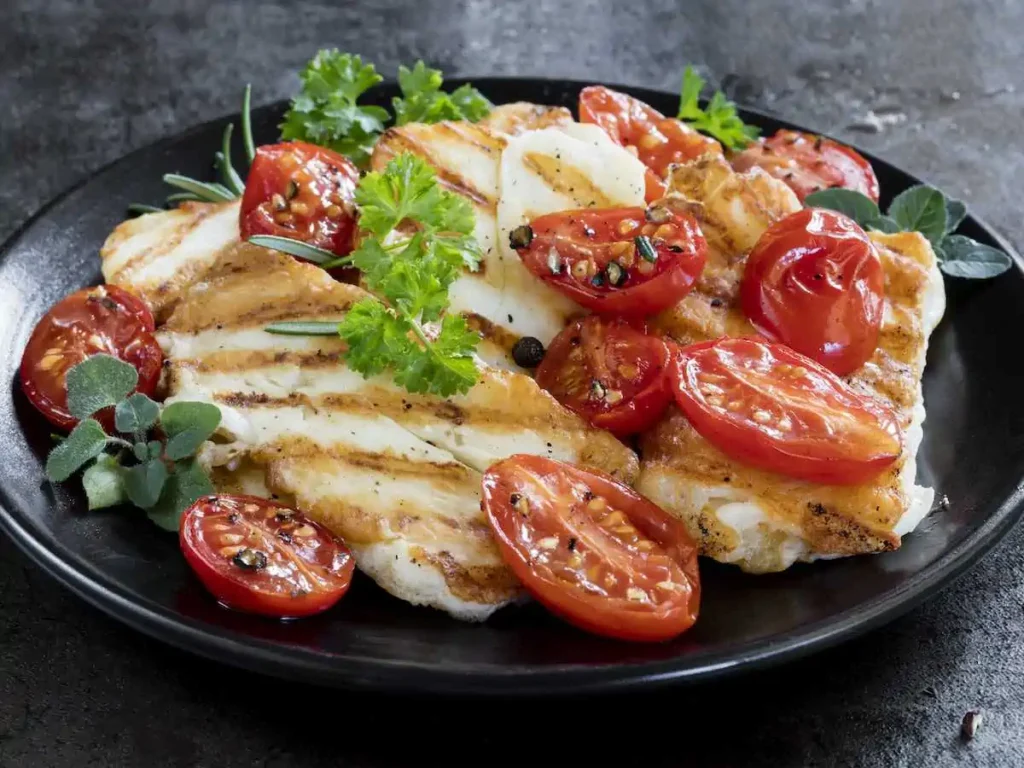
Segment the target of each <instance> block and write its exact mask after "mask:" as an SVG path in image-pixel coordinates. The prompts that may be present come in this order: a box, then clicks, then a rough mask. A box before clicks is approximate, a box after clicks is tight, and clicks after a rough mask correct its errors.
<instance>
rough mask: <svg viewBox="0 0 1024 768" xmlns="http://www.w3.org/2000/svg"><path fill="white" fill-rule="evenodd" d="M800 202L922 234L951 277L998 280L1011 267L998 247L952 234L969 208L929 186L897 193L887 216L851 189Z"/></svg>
mask: <svg viewBox="0 0 1024 768" xmlns="http://www.w3.org/2000/svg"><path fill="white" fill-rule="evenodd" d="M804 202H805V203H806V204H807V205H809V206H812V207H815V208H828V209H830V210H833V211H839V212H840V213H843V214H846V215H847V216H849V217H850V218H851V219H853V220H854V221H856V222H857V223H858V224H860V225H861V226H862V227H864V228H865V229H875V230H878V231H880V232H887V233H893V232H920V233H921V234H922V235H924V236H925V237H926V238H928V241H929V242H930V243H931V244H932V248H933V249H934V251H935V258H936V259H937V260H938V262H939V269H941V270H942V271H943V272H945V273H946V274H947V275H949V276H950V277H967V278H973V279H984V278H988V277H996V276H997V275H1001V274H1002V273H1003V272H1005V271H1006V270H1008V269H1009V268H1010V266H1011V265H1012V264H1013V261H1012V259H1011V258H1010V257H1009V255H1007V254H1006V253H1003V251H1001V250H999V249H998V248H993V247H991V246H988V245H984V244H982V243H979V242H977V241H976V240H972V239H971V238H969V237H966V236H964V235H957V234H953V233H954V232H955V231H956V229H957V227H959V226H960V224H961V222H962V221H963V220H964V217H965V216H966V215H967V206H966V205H964V203H963V202H961V201H960V200H956V199H954V198H947V197H946V196H945V195H943V194H942V192H941V191H939V190H938V189H936V188H935V187H930V186H928V185H927V184H917V185H915V186H913V187H910V188H909V189H906V190H904V191H903V192H900V194H898V195H897V196H896V197H895V198H894V199H893V201H892V204H891V205H890V206H889V210H888V211H887V213H886V214H885V215H883V214H882V212H881V210H880V209H879V207H878V205H876V204H875V202H874V200H872V199H871V198H869V197H867V196H866V195H864V194H861V193H860V192H857V191H855V190H852V189H838V188H837V189H823V190H821V191H820V192H813V193H811V194H810V195H808V196H807V197H806V199H805V200H804Z"/></svg>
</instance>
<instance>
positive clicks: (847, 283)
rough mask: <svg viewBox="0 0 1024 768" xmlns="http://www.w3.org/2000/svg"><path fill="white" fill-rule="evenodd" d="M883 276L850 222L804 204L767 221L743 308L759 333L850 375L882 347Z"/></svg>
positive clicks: (748, 273) (750, 264)
mask: <svg viewBox="0 0 1024 768" xmlns="http://www.w3.org/2000/svg"><path fill="white" fill-rule="evenodd" d="M884 289H885V274H884V272H883V271H882V262H881V259H879V256H878V251H877V250H875V246H874V245H873V244H872V242H871V239H870V238H869V237H868V236H867V234H866V233H865V232H864V230H863V229H861V228H860V226H858V225H857V223H856V222H855V221H854V220H853V219H850V218H848V217H847V216H844V215H843V214H841V213H836V212H835V211H829V210H825V209H823V208H805V209H803V210H802V211H797V212H796V213H793V214H790V215H789V216H787V217H786V218H784V219H782V220H780V221H778V222H776V223H775V224H773V225H772V226H771V227H769V228H768V229H767V230H766V231H765V232H764V234H762V235H761V237H760V238H759V239H758V241H757V245H755V246H754V249H753V250H752V251H751V252H750V256H748V257H747V264H746V268H745V271H744V274H743V282H742V284H741V286H740V299H741V301H742V304H743V311H744V312H746V314H747V317H748V318H750V321H751V322H752V323H753V324H754V326H755V327H756V328H757V330H758V331H760V332H761V333H762V334H764V335H765V336H767V337H768V338H770V339H773V340H775V341H781V342H782V343H783V344H786V345H787V346H790V347H792V348H793V349H795V350H796V351H797V352H800V353H802V354H805V355H807V356H808V357H810V358H812V359H814V360H817V361H818V362H819V363H821V364H822V365H824V366H825V367H826V368H828V369H829V370H830V371H832V372H833V373H837V374H839V375H840V376H845V375H846V374H848V373H852V372H853V371H855V370H857V369H858V368H860V366H862V365H863V364H864V363H865V362H867V360H868V358H870V357H871V355H872V354H874V351H875V347H876V346H878V331H879V328H881V326H882V310H883V307H884V294H883V291H884Z"/></svg>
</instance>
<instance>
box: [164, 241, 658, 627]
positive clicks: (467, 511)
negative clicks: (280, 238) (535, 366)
mask: <svg viewBox="0 0 1024 768" xmlns="http://www.w3.org/2000/svg"><path fill="white" fill-rule="evenodd" d="M366 298H369V294H367V293H365V292H364V291H362V290H361V289H360V288H358V287H356V286H352V285H347V284H343V283H338V282H335V281H334V280H332V279H331V278H330V277H329V276H328V275H327V274H326V273H325V272H323V271H322V270H320V269H318V268H316V267H314V266H311V265H309V264H303V263H300V262H298V261H296V260H295V259H292V258H291V257H288V256H285V255H283V254H279V253H276V252H274V251H270V250H267V249H264V248H259V247H256V246H251V245H245V246H240V247H239V249H236V250H234V251H231V252H230V253H228V254H226V255H225V257H224V258H223V259H222V260H221V261H220V262H218V263H217V264H216V265H214V266H213V267H212V268H211V269H210V270H209V271H208V273H207V275H206V277H205V279H204V280H203V282H202V283H199V284H197V285H195V286H194V287H193V288H192V289H191V290H190V291H189V292H188V293H187V295H186V296H185V298H184V300H183V301H181V302H180V303H179V304H178V306H177V308H176V309H175V311H174V313H173V314H172V316H171V317H170V318H169V319H168V321H167V322H166V323H165V324H164V325H163V327H162V328H161V329H160V331H159V333H158V336H159V338H160V341H161V344H162V345H163V347H164V349H165V351H166V353H167V357H168V360H169V361H170V364H169V366H168V369H167V372H166V375H165V382H164V385H165V387H166V389H167V391H168V393H169V395H170V396H172V397H174V398H183V399H199V400H207V401H211V402H214V403H216V404H218V405H219V406H220V407H221V410H222V413H223V414H224V422H223V429H222V435H221V436H220V437H219V438H218V439H219V440H220V441H221V443H220V444H219V445H213V446H210V447H209V449H208V450H207V451H206V452H205V454H204V461H205V462H206V463H207V464H208V465H211V466H213V467H215V470H214V479H215V482H216V483H217V485H218V487H223V488H225V489H232V490H234V489H238V488H248V489H252V488H254V487H255V486H258V482H257V480H256V479H254V478H253V476H252V475H253V471H254V470H257V471H262V473H263V477H262V480H263V488H264V490H263V491H262V492H263V493H265V494H269V493H274V494H277V495H278V496H280V497H281V498H284V499H286V500H289V501H291V502H293V503H294V504H296V505H297V506H298V508H299V509H302V510H303V511H305V512H306V513H307V514H309V515H310V516H312V517H313V518H314V519H317V520H319V521H320V522H322V523H324V524H325V525H327V526H328V527H329V528H331V529H332V530H333V531H335V532H336V533H337V534H339V535H340V536H342V537H343V538H344V539H345V540H346V541H347V542H348V543H349V544H350V545H351V546H352V548H353V552H354V553H355V556H356V560H357V563H358V564H359V566H360V568H361V569H363V570H364V571H366V572H367V573H368V574H370V575H371V576H372V577H373V578H374V579H375V580H377V581H378V583H380V584H381V585H382V586H383V587H384V588H385V589H387V590H389V591H391V592H392V593H393V594H395V595H396V596H398V597H400V598H403V599H405V600H408V601H410V602H413V603H416V604H423V605H431V606H433V607H437V608H441V609H444V610H447V611H449V612H450V613H452V614H453V615H456V616H459V617H461V618H469V619H480V618H484V617H485V616H486V615H487V614H489V613H490V612H491V611H493V610H494V609H495V608H497V607H499V606H501V605H503V604H505V603H507V602H509V601H511V600H513V599H515V598H516V597H517V596H518V595H519V591H520V588H519V584H518V582H517V581H516V580H515V578H514V577H513V576H512V574H511V572H510V571H508V569H507V568H506V567H505V565H504V563H503V561H502V559H501V557H500V554H499V553H498V550H497V547H496V545H495V542H494V540H493V538H492V537H491V534H490V530H489V527H488V525H487V523H486V520H485V519H484V516H483V514H482V512H481V509H480V483H481V472H482V470H483V469H485V468H486V466H488V465H489V464H490V463H492V462H493V460H495V458H496V457H502V458H503V457H504V456H506V455H509V454H510V453H512V452H516V451H517V450H518V449H519V448H522V451H523V452H526V453H531V452H541V453H544V452H547V451H550V452H552V453H553V454H554V455H558V456H560V457H565V458H569V459H571V460H573V461H578V462H580V463H584V464H589V465H591V466H594V467H595V468H598V469H601V470H603V471H605V472H609V473H612V474H616V475H618V476H620V477H623V478H625V479H627V480H632V479H634V478H635V477H636V474H637V471H638V462H637V459H636V456H635V454H633V453H632V451H630V450H628V449H627V448H625V446H623V445H622V444H621V443H619V442H618V441H617V440H615V439H614V438H613V437H611V435H608V434H606V433H603V432H600V431H599V430H595V429H592V428H591V427H589V425H587V424H586V423H585V422H583V421H582V420H581V419H579V418H578V417H576V416H575V415H574V414H572V413H570V412H568V411H566V410H565V409H564V408H562V406H561V405H559V404H558V403H557V402H556V401H555V400H554V399H553V398H551V397H550V396H549V395H548V394H547V393H545V392H543V391H542V390H540V389H539V387H537V385H536V383H535V382H534V381H533V380H532V379H530V378H529V377H527V376H523V375H520V374H514V373H509V372H503V371H498V370H494V369H491V368H484V369H483V370H482V371H481V379H480V382H479V383H478V384H477V385H476V386H475V387H473V388H472V389H471V390H470V391H469V392H468V393H467V394H465V395H460V396H455V397H451V398H439V397H433V396H427V395H414V394H411V393H409V392H407V391H405V390H404V389H401V388H399V387H397V386H396V385H395V384H394V383H393V382H392V381H391V379H390V376H388V375H384V376H379V377H373V378H370V379H365V378H363V377H362V376H361V375H359V374H357V373H355V372H353V371H350V370H349V369H347V367H346V366H345V364H344V360H343V357H342V353H343V351H344V343H343V342H342V340H341V339H340V338H339V337H337V336H315V337H296V336H280V335H273V334H268V333H266V332H265V331H264V330H263V328H264V327H265V325H266V324H267V323H269V322H276V321H284V320H340V319H341V318H343V317H344V314H345V312H346V311H347V309H348V308H349V307H350V306H351V305H352V304H353V303H354V302H356V301H359V300H362V299H366ZM250 492H253V491H251V490H250Z"/></svg>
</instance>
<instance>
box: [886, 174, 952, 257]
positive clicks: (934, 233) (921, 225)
mask: <svg viewBox="0 0 1024 768" xmlns="http://www.w3.org/2000/svg"><path fill="white" fill-rule="evenodd" d="M889 216H890V217H892V219H893V220H894V221H895V222H896V223H897V224H899V226H900V228H901V229H904V230H908V231H917V232H920V233H921V234H922V235H924V236H925V237H927V238H928V240H930V241H931V242H932V244H933V245H937V244H938V243H940V242H942V238H943V237H945V235H946V198H945V196H944V195H943V194H942V193H941V192H940V191H939V190H937V189H935V187H929V186H927V185H925V184H918V185H917V186H914V187H911V188H910V189H906V190H904V191H903V192H900V193H899V194H898V195H896V197H895V199H894V200H893V201H892V205H890V206H889Z"/></svg>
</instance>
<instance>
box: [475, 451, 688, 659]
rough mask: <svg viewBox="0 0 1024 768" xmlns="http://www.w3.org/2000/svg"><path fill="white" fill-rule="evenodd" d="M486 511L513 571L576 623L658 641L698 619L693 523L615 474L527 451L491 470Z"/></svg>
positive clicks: (538, 596)
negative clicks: (685, 522)
mask: <svg viewBox="0 0 1024 768" xmlns="http://www.w3.org/2000/svg"><path fill="white" fill-rule="evenodd" d="M483 509H484V512H485V513H486V515H487V519H488V522H489V523H490V525H491V529H492V530H493V531H494V535H495V538H496V540H497V542H498V548H499V549H500V550H501V553H502V556H503V558H504V560H505V562H506V563H507V564H508V566H509V567H510V568H511V569H512V571H513V573H515V574H516V576H517V577H518V578H519V579H520V580H521V581H522V582H523V584H524V586H525V587H526V589H527V591H529V592H530V593H531V594H532V595H533V596H534V597H535V598H536V599H537V600H538V602H540V603H541V604H543V605H544V606H545V607H547V608H548V609H549V610H550V611H551V612H552V613H554V614H556V615H557V616H560V617H561V618H563V619H564V620H565V621H567V622H569V623H570V624H573V625H574V626H577V627H579V628H581V629H584V630H586V631H588V632H593V633H595V634H599V635H604V636H607V637H614V638H618V639H622V640H632V641H647V642H656V641H662V640H668V639H670V638H673V637H677V636H678V635H680V634H682V633H683V632H685V631H686V630H687V629H689V628H690V627H691V626H693V624H694V622H695V621H696V620H697V615H698V613H699V608H700V575H699V572H698V568H697V547H696V544H694V542H693V539H692V538H691V537H690V535H689V533H688V532H687V530H686V526H685V525H683V523H682V522H680V521H679V520H677V519H676V518H674V517H672V516H671V515H669V514H667V513H666V512H664V511H663V510H662V509H661V508H660V507H658V506H657V505H655V504H653V503H652V502H651V501H649V500H648V499H646V498H644V497H643V496H641V495H640V494H638V493H637V492H636V491H634V490H633V489H632V488H630V487H629V486H627V485H624V484H622V483H620V482H618V481H617V480H615V479H614V478H612V477H609V476H608V475H605V474H603V473H601V472H597V471H594V470H587V469H582V468H580V467H576V466H573V465H571V464H566V463H564V462H561V461H555V460H554V459H548V458H544V457H541V456H532V455H525V454H519V455H515V456H511V457H509V458H507V459H504V460H502V461H499V462H497V463H496V464H493V465H492V466H491V467H489V468H488V470H487V472H485V473H484V478H483ZM609 576H611V577H612V578H609ZM633 592H637V594H631V593H633ZM641 593H642V594H641ZM652 597H653V598H654V599H652Z"/></svg>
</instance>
